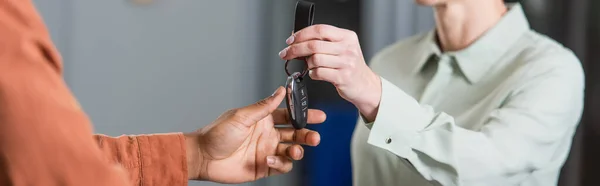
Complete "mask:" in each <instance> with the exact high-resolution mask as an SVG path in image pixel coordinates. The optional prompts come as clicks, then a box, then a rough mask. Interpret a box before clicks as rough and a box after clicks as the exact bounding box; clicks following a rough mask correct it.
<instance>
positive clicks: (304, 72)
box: [283, 60, 308, 77]
mask: <svg viewBox="0 0 600 186" xmlns="http://www.w3.org/2000/svg"><path fill="white" fill-rule="evenodd" d="M290 61H291V60H286V61H285V65H284V67H283V68H285V73H286V74H287V75H288V76H291V75H292V73H290V72H289V71H288V64H289V62H290ZM302 62H304V67H305V68H304V70H303V71H302V73H301V74H300V77H304V75H306V73H308V62H306V61H302Z"/></svg>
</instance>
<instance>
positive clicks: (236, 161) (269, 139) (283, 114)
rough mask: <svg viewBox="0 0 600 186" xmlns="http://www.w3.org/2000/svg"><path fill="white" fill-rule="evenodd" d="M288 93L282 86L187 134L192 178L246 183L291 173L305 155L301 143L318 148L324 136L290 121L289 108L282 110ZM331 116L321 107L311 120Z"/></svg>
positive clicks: (319, 120) (309, 119)
mask: <svg viewBox="0 0 600 186" xmlns="http://www.w3.org/2000/svg"><path fill="white" fill-rule="evenodd" d="M284 92H285V91H284V89H283V88H282V87H279V88H278V89H277V90H276V91H275V93H273V95H272V96H270V97H268V98H265V99H263V100H261V101H259V102H257V103H255V104H252V105H249V106H246V107H243V108H237V109H232V110H229V111H227V112H225V113H224V114H222V115H221V116H219V118H217V119H216V120H215V121H214V122H213V123H212V124H210V125H208V126H206V127H204V128H202V129H200V130H198V131H196V132H193V133H189V134H186V142H187V146H188V147H187V149H188V172H189V178H190V179H192V180H208V181H213V182H219V183H243V182H248V181H255V180H258V179H260V178H264V177H267V176H271V175H276V174H282V173H287V172H289V171H291V170H292V160H300V159H302V157H303V155H304V149H303V148H302V146H301V145H310V146H316V145H318V144H319V142H320V140H321V139H320V136H319V133H317V132H315V131H312V130H308V129H301V130H295V129H294V128H292V127H290V126H289V125H288V124H289V123H290V122H289V116H288V113H287V110H286V109H281V108H280V109H278V108H277V107H278V105H279V104H280V103H281V101H282V100H283V98H284V95H285V93H284ZM325 118H326V116H325V113H324V112H322V111H320V110H313V109H309V111H308V123H309V124H316V123H322V122H323V121H325ZM276 125H281V126H286V125H287V127H283V128H279V127H277V128H276V127H275V126H276Z"/></svg>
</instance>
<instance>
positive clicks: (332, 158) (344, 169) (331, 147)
mask: <svg viewBox="0 0 600 186" xmlns="http://www.w3.org/2000/svg"><path fill="white" fill-rule="evenodd" d="M313 108H316V109H321V110H323V111H324V112H325V113H326V114H327V120H326V121H325V122H324V123H323V124H320V125H309V126H308V128H310V129H313V130H316V131H318V132H319V133H320V134H321V143H320V144H319V146H317V147H307V148H305V149H306V150H305V156H304V160H303V163H304V164H303V165H304V168H303V174H302V176H303V179H302V180H303V182H304V185H307V186H321V185H322V186H351V185H352V165H351V162H350V140H351V138H352V133H353V131H354V127H355V125H356V122H357V119H358V111H357V109H356V107H354V105H352V104H351V103H349V102H346V101H337V102H329V103H322V102H321V103H315V104H314V105H313Z"/></svg>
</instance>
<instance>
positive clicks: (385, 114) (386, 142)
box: [361, 77, 433, 158]
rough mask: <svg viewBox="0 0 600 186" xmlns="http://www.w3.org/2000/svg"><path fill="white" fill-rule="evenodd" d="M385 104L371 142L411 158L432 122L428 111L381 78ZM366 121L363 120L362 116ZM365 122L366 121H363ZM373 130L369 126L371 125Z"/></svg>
mask: <svg viewBox="0 0 600 186" xmlns="http://www.w3.org/2000/svg"><path fill="white" fill-rule="evenodd" d="M381 92H382V93H381V101H380V104H379V110H378V113H377V116H376V117H375V120H374V122H373V123H372V124H371V126H370V128H371V132H370V134H369V138H368V140H367V142H368V143H369V144H371V145H373V146H376V147H379V148H382V149H386V150H388V151H390V152H392V153H394V154H396V155H398V156H400V157H403V158H408V157H409V156H410V153H411V152H412V148H411V147H412V146H413V144H414V143H415V142H416V140H418V135H419V132H420V131H421V130H423V129H424V128H425V127H426V126H427V125H428V124H429V123H430V122H431V120H432V118H433V116H432V115H431V114H430V113H433V112H428V109H430V108H428V107H422V106H421V105H420V104H419V103H418V102H417V100H415V99H414V98H412V97H411V96H410V95H408V94H406V93H405V92H404V91H402V90H401V89H400V88H398V87H397V86H396V85H394V84H392V83H390V82H389V81H387V80H386V79H384V78H383V77H382V78H381ZM361 117H362V116H361ZM363 120H364V119H363ZM367 127H369V124H367Z"/></svg>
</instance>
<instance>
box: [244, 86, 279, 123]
mask: <svg viewBox="0 0 600 186" xmlns="http://www.w3.org/2000/svg"><path fill="white" fill-rule="evenodd" d="M284 96H285V91H284V88H283V87H278V88H277V90H275V93H273V95H271V96H269V97H267V98H265V99H263V100H260V101H258V102H256V103H254V104H252V105H248V106H246V107H243V108H239V109H237V110H236V112H235V115H237V116H238V117H240V118H242V120H243V123H244V124H245V125H247V126H251V125H253V124H255V123H256V122H258V121H260V120H261V119H263V118H265V117H267V116H268V115H269V114H271V113H272V112H273V111H275V109H277V107H278V106H279V104H280V103H281V101H283V98H284Z"/></svg>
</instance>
